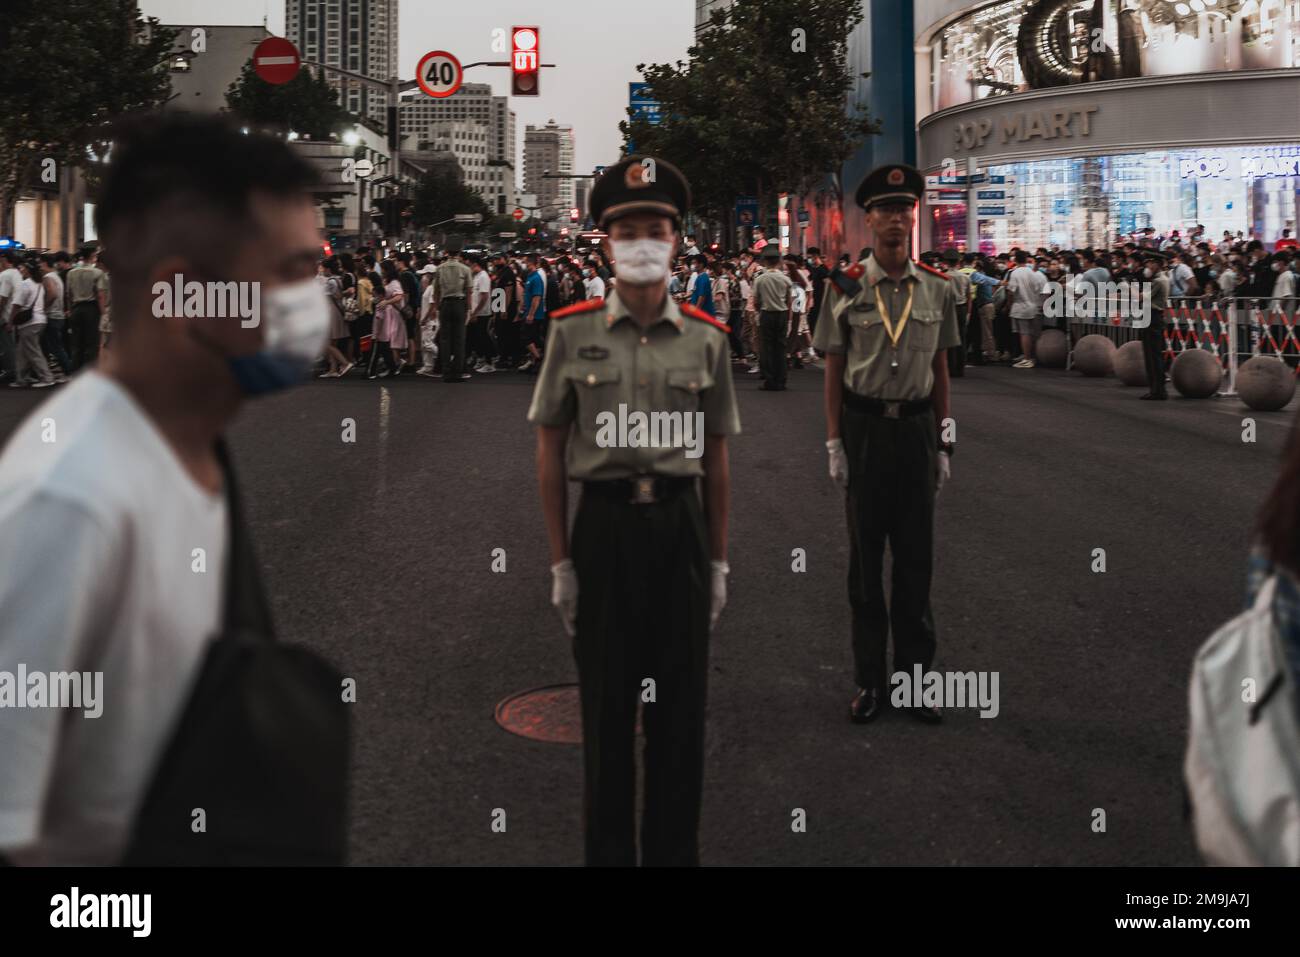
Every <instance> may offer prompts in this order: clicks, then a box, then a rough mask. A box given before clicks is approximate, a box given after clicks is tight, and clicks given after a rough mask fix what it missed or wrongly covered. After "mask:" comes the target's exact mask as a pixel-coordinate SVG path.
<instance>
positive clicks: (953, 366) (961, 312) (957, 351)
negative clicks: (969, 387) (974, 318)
mask: <svg viewBox="0 0 1300 957" xmlns="http://www.w3.org/2000/svg"><path fill="white" fill-rule="evenodd" d="M969 308H970V307H969V305H967V304H963V303H958V304H957V330H958V332H959V333H960V334H961V343H960V344H958V345H955V346H953V347H952V348H951V349H949V350H948V374H949V375H954V376H962V375H965V374H966V310H967V309H969Z"/></svg>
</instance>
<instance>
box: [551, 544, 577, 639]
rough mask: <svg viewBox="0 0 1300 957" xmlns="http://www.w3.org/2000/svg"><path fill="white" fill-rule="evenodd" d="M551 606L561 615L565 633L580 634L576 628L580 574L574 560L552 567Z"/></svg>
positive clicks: (570, 559) (567, 559)
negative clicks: (575, 568)
mask: <svg viewBox="0 0 1300 957" xmlns="http://www.w3.org/2000/svg"><path fill="white" fill-rule="evenodd" d="M551 604H552V605H554V606H555V610H556V611H558V612H559V613H560V621H562V622H564V631H565V633H566V634H567V635H568V636H569V637H570V638H572V637H574V636H575V635H576V634H577V633H578V632H577V629H576V628H575V627H574V622H575V621H576V620H577V618H578V573H577V572H576V571H575V570H574V568H573V559H572V558H566V559H565V560H564V561H562V562H556V563H555V564H554V565H552V566H551Z"/></svg>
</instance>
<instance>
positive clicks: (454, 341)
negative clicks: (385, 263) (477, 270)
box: [417, 236, 474, 382]
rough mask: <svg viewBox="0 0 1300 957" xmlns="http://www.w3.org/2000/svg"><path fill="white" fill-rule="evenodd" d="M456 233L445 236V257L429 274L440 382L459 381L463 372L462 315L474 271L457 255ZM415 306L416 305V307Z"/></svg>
mask: <svg viewBox="0 0 1300 957" xmlns="http://www.w3.org/2000/svg"><path fill="white" fill-rule="evenodd" d="M460 250H461V241H460V237H459V236H449V237H448V238H447V258H446V260H444V261H443V263H442V264H441V265H440V266H439V267H438V271H437V272H436V273H435V274H434V276H433V301H434V302H436V303H437V304H438V334H439V339H440V340H441V341H440V342H439V343H438V358H439V359H440V360H441V361H442V381H443V382H462V381H464V380H465V379H468V378H469V373H468V372H466V371H465V316H466V310H467V307H468V304H469V295H470V291H471V290H472V289H473V287H474V274H473V273H472V272H471V271H470V268H469V267H468V266H466V265H465V264H464V263H463V262H461V261H460V259H459V258H458V256H459V254H460ZM417 308H418V306H417Z"/></svg>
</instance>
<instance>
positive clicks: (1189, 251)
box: [0, 226, 1300, 388]
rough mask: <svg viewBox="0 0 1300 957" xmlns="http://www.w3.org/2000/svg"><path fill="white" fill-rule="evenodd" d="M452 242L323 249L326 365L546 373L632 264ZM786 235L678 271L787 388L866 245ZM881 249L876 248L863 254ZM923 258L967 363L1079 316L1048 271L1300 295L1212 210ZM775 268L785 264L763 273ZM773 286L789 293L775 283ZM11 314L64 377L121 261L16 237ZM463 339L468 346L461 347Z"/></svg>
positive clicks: (41, 382)
mask: <svg viewBox="0 0 1300 957" xmlns="http://www.w3.org/2000/svg"><path fill="white" fill-rule="evenodd" d="M449 246H450V247H455V248H454V250H453V249H452V248H445V249H444V250H443V251H442V252H441V253H440V254H439V255H437V256H430V254H428V253H427V252H423V251H418V252H406V251H398V250H393V249H389V250H386V251H385V250H381V249H372V248H368V247H362V248H360V249H358V250H356V251H354V252H350V253H339V254H338V255H330V256H328V257H326V258H324V259H322V261H321V262H320V265H319V268H318V274H319V281H320V282H321V283H322V284H323V285H324V287H325V290H326V293H327V295H328V298H329V300H330V303H331V329H330V342H329V344H328V345H327V347H326V349H325V352H324V355H323V362H322V364H321V367H320V369H319V372H318V376H319V377H320V378H342V377H345V376H363V375H364V376H365V377H367V378H370V379H376V378H380V377H393V376H398V375H402V374H403V373H408V374H410V373H414V374H416V375H421V376H426V377H440V378H442V379H444V380H445V381H464V380H465V379H469V378H471V377H472V376H473V375H488V374H491V373H495V372H500V371H517V372H520V373H525V374H536V372H537V371H538V369H539V367H540V365H541V359H542V355H543V352H544V350H545V345H546V330H547V320H548V317H549V316H550V315H551V314H553V313H555V312H556V311H558V310H560V309H563V308H565V307H567V306H570V305H573V304H575V303H578V302H582V301H585V300H589V299H596V298H604V297H605V296H606V295H607V293H608V292H610V291H611V290H612V289H613V286H614V282H615V279H614V274H613V269H612V268H611V264H610V262H609V261H608V260H607V259H606V257H605V254H604V252H603V251H602V250H601V249H600V248H599V247H596V248H592V249H590V250H588V251H584V252H580V253H572V254H569V253H560V254H556V255H552V254H545V253H527V254H514V253H507V252H497V253H468V254H462V253H461V252H460V251H459V246H457V245H456V243H455V242H454V240H453V242H452V243H451V244H449ZM774 252H775V246H774V245H773V244H771V243H768V242H766V241H765V240H764V239H762V237H761V235H760V236H756V241H755V244H754V245H753V246H751V247H750V248H747V249H745V250H743V251H741V252H739V253H731V254H725V253H721V252H719V251H718V250H717V247H716V246H714V247H709V249H708V250H707V251H701V249H700V247H699V245H697V244H696V242H695V240H694V239H693V238H691V237H687V239H686V241H685V242H684V244H683V247H682V250H681V255H680V256H678V257H677V259H676V260H675V263H674V269H673V275H672V279H671V282H670V294H671V295H672V296H673V298H674V299H676V300H677V301H678V302H686V303H689V304H691V305H693V306H695V307H696V308H699V309H702V310H704V311H705V312H707V313H709V314H710V315H712V316H714V317H716V318H717V319H719V320H720V321H722V322H724V323H725V324H727V325H728V327H729V328H730V333H729V339H730V344H731V351H732V358H733V361H734V362H735V364H736V366H737V371H738V372H740V373H742V374H749V375H755V376H758V375H760V374H762V380H763V387H764V388H784V381H785V370H786V369H789V368H795V369H797V368H802V367H804V366H805V365H806V364H816V363H817V362H818V361H819V357H818V356H817V353H816V351H815V350H814V349H813V348H812V337H813V333H814V332H815V331H816V328H817V321H818V319H819V318H820V316H821V314H822V310H823V308H824V306H825V304H826V302H827V301H828V298H829V288H828V287H829V283H830V282H831V279H832V273H833V271H834V269H835V268H836V267H837V266H838V267H840V268H844V267H846V266H848V265H849V264H850V262H851V259H850V256H849V254H848V253H843V254H841V255H840V256H839V257H838V259H837V260H836V259H830V258H828V257H826V256H824V255H823V254H822V252H821V250H820V249H818V248H816V247H813V248H810V249H808V250H807V251H806V252H804V253H802V254H794V253H786V254H783V255H781V254H778V255H772V254H773V253H774ZM869 252H870V250H869V249H864V250H862V251H861V253H860V254H859V258H860V259H862V258H865V257H866V256H867V255H868V254H869ZM919 259H920V261H921V262H922V263H924V264H925V265H927V266H929V267H931V268H932V269H935V270H938V271H940V272H943V273H945V274H946V275H947V276H949V278H951V279H952V280H953V281H954V283H955V284H956V286H957V293H958V319H959V322H960V324H961V327H962V330H963V340H964V344H963V346H962V347H961V349H960V355H955V354H954V355H953V356H951V360H952V361H951V362H950V371H951V372H952V374H954V375H961V374H962V371H963V367H964V365H965V364H967V363H972V364H975V365H982V364H993V363H999V364H1010V365H1012V366H1013V367H1015V368H1021V369H1025V368H1033V367H1034V366H1035V364H1036V360H1035V357H1034V355H1035V354H1034V343H1035V341H1036V339H1037V337H1038V335H1039V334H1040V333H1041V332H1042V331H1043V329H1044V328H1050V327H1053V326H1057V327H1060V328H1064V327H1065V323H1066V322H1067V321H1068V320H1067V319H1065V318H1062V317H1060V316H1053V315H1051V314H1050V312H1049V311H1048V310H1045V308H1044V307H1045V302H1046V300H1047V299H1048V296H1049V290H1050V289H1051V288H1052V287H1051V286H1049V285H1048V284H1049V283H1053V284H1059V285H1060V287H1061V288H1062V289H1063V290H1064V292H1065V294H1066V295H1069V296H1078V295H1080V294H1081V293H1082V291H1083V289H1084V287H1086V286H1091V287H1093V288H1094V289H1096V288H1097V284H1099V283H1120V282H1141V281H1153V280H1156V279H1158V278H1160V277H1163V278H1164V279H1165V280H1167V302H1165V303H1164V304H1163V305H1162V306H1161V307H1159V308H1168V307H1169V306H1170V305H1173V304H1176V303H1187V304H1192V305H1200V306H1206V307H1209V306H1214V305H1219V304H1221V303H1222V302H1223V301H1224V300H1226V299H1229V298H1250V299H1269V300H1275V301H1277V302H1278V303H1280V304H1282V307H1283V309H1284V311H1288V312H1294V311H1295V308H1296V304H1297V301H1298V300H1300V243H1297V241H1296V239H1295V238H1293V237H1292V236H1291V231H1290V230H1283V231H1282V235H1281V237H1280V238H1279V239H1278V240H1277V241H1276V243H1275V244H1274V248H1273V249H1271V250H1270V249H1268V248H1267V247H1266V245H1265V244H1264V243H1263V242H1262V241H1260V240H1258V239H1249V240H1247V239H1245V238H1243V237H1242V236H1241V235H1240V234H1238V235H1236V236H1234V235H1232V234H1230V233H1224V235H1223V238H1222V239H1221V240H1220V241H1218V242H1214V241H1211V240H1209V239H1206V238H1205V235H1204V228H1203V227H1199V226H1198V227H1197V228H1196V229H1194V230H1192V231H1190V232H1189V233H1188V234H1187V235H1186V236H1180V234H1179V230H1176V229H1175V230H1172V231H1171V232H1170V233H1169V235H1167V236H1162V235H1158V234H1156V232H1155V230H1154V229H1151V228H1148V229H1145V230H1142V231H1141V232H1139V233H1137V234H1134V235H1132V236H1129V237H1123V238H1122V241H1117V242H1115V243H1114V244H1113V245H1112V246H1111V248H1108V249H1098V250H1094V249H1077V250H1069V249H1059V248H1056V247H1052V248H1039V249H1036V250H1033V251H1030V250H1022V249H1018V248H1012V249H1011V250H1010V251H1008V252H1004V253H999V254H997V255H981V254H976V253H971V252H960V251H958V250H955V249H951V248H950V249H946V250H943V251H933V252H926V253H922V254H921V255H920V257H919ZM452 261H454V262H457V263H460V264H462V265H463V266H464V267H466V268H467V269H468V271H469V272H468V278H467V282H466V283H465V288H462V289H451V288H449V287H448V288H444V287H443V286H440V284H439V282H438V276H439V269H440V268H441V267H442V266H443V264H445V263H447V262H452ZM764 273H776V274H777V275H778V276H780V277H782V278H781V279H780V281H779V282H774V281H772V280H770V279H769V280H764V281H763V282H762V283H760V282H759V281H758V280H759V277H760V276H762V275H763V274H764ZM764 286H765V287H766V291H763V290H762V287H764ZM773 290H775V295H776V297H777V299H776V300H775V301H770V300H772V297H773ZM449 293H450V295H449ZM447 299H452V300H458V299H463V300H464V306H463V310H464V317H463V323H464V335H463V341H462V340H460V339H458V338H457V336H456V335H452V336H450V337H447V336H446V335H445V333H446V332H447V331H448V330H445V329H444V328H443V326H444V325H445V323H443V322H442V321H441V319H442V317H443V316H444V315H445V314H446V312H447V307H446V305H445V304H444V303H445V301H446V300H447ZM773 312H784V313H785V319H784V320H778V322H777V325H778V326H779V328H777V329H768V331H767V333H766V345H765V342H764V340H765V333H764V332H763V330H762V325H763V322H764V320H763V318H762V317H763V315H764V314H765V313H766V314H768V315H769V316H770V315H771V314H772V313H773ZM0 326H2V327H3V333H2V334H0V381H3V380H8V385H9V386H10V387H13V388H20V387H31V388H46V387H49V386H52V385H57V384H60V383H62V382H66V381H67V377H68V376H69V375H70V374H72V373H73V372H75V371H77V370H78V369H80V368H82V367H83V366H85V365H87V364H88V363H91V362H93V361H94V360H95V358H96V356H97V355H98V353H99V350H100V349H101V348H104V347H107V345H108V342H109V339H110V337H111V333H112V324H111V318H110V311H109V281H108V271H107V268H106V267H105V265H104V263H103V262H101V261H100V257H98V255H97V253H96V250H95V249H94V247H92V246H88V247H86V248H84V249H82V250H80V251H79V253H78V255H77V257H76V259H75V261H74V258H73V257H72V256H71V255H69V254H68V253H66V252H55V253H45V254H42V255H37V254H23V253H21V252H16V251H12V250H0ZM444 339H446V340H447V341H445V342H444ZM460 352H463V353H464V355H458V354H457V353H460ZM765 352H766V356H765V357H764V353H765ZM447 353H450V354H451V355H450V358H451V360H452V361H450V362H448V363H444V362H443V358H444V357H445V355H446V354H447ZM760 357H764V358H760ZM765 367H766V368H765ZM778 367H779V368H778Z"/></svg>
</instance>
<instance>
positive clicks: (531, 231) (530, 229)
mask: <svg viewBox="0 0 1300 957" xmlns="http://www.w3.org/2000/svg"><path fill="white" fill-rule="evenodd" d="M528 235H529V236H536V235H537V227H536V226H529V227H528Z"/></svg>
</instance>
